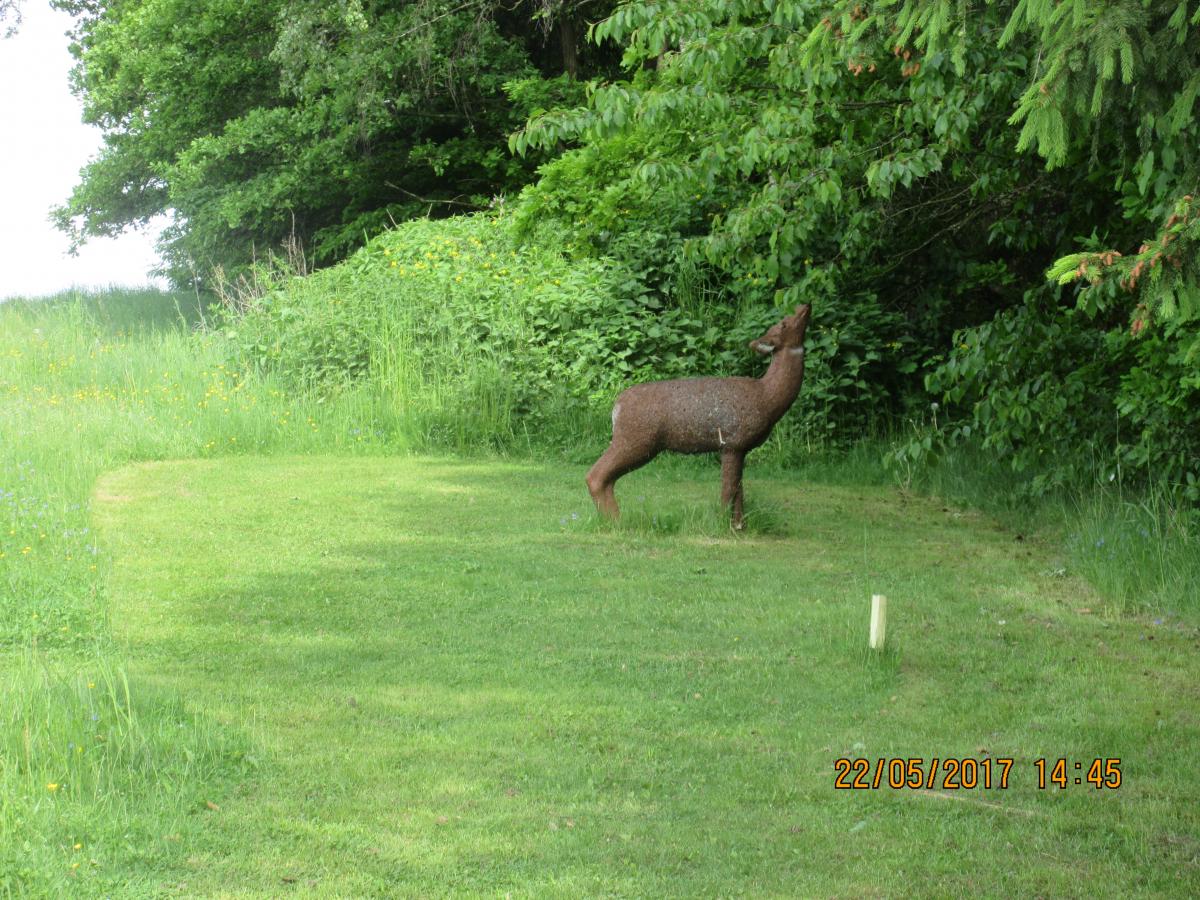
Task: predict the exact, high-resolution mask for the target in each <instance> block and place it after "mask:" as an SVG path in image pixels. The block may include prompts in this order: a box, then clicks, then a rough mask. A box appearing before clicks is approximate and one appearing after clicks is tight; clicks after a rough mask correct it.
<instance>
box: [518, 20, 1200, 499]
mask: <svg viewBox="0 0 1200 900" xmlns="http://www.w3.org/2000/svg"><path fill="white" fill-rule="evenodd" d="M1197 23H1200V13H1198V14H1196V15H1193V16H1191V17H1190V18H1189V15H1188V10H1187V4H1186V3H1184V2H1179V0H1175V2H1165V0H1164V2H1154V0H1146V2H1142V0H1109V2H1103V3H1084V2H1067V3H1056V2H1049V0H1022V2H1019V3H1015V4H1014V3H999V2H995V3H985V4H982V5H980V4H976V5H968V4H963V3H959V2H948V0H890V2H888V0H885V2H878V3H873V4H865V3H854V2H849V0H847V2H834V3H810V2H798V0H700V2H696V0H662V2H653V3H651V2H631V3H626V4H624V5H622V6H621V7H619V8H618V9H617V10H616V11H615V12H614V14H613V15H612V16H611V17H609V18H608V19H607V20H605V21H604V22H602V23H600V24H599V25H598V26H596V28H595V29H594V31H593V37H594V38H595V39H597V40H601V41H614V42H617V43H618V44H619V45H620V46H621V47H622V49H623V52H624V57H623V63H624V66H625V69H626V73H627V76H626V78H625V80H622V81H613V82H609V83H604V84H598V85H596V86H594V87H593V88H592V89H591V90H590V92H589V95H588V99H587V103H586V105H584V106H579V107H575V108H560V109H555V110H550V111H548V112H545V113H543V114H541V115H538V116H535V117H534V118H533V119H532V120H531V121H530V122H529V123H528V124H527V125H526V127H525V128H524V129H523V130H522V131H520V132H518V133H517V134H515V135H514V136H513V137H512V138H511V139H510V146H512V147H513V149H515V150H517V151H518V152H522V151H525V150H527V149H529V148H550V147H555V146H560V145H562V144H566V145H568V146H570V147H571V148H572V149H570V150H568V152H567V153H565V154H564V155H563V156H562V157H561V158H560V159H558V160H556V161H555V162H554V163H552V164H550V165H548V166H546V167H545V168H544V169H543V175H542V178H541V180H540V182H539V184H538V185H537V186H536V187H535V188H533V189H532V190H531V191H530V192H529V193H528V195H527V198H526V209H527V210H528V211H529V215H530V219H531V220H535V219H537V218H539V217H545V216H546V215H558V216H560V217H561V218H562V219H564V220H566V221H573V222H577V223H580V225H579V227H580V231H581V235H582V237H583V238H584V239H585V240H586V241H587V242H589V244H590V246H591V247H592V248H593V250H595V251H601V250H603V251H605V252H617V253H618V254H621V253H624V252H626V248H628V247H634V248H643V247H651V248H658V250H657V251H654V252H657V253H658V254H659V258H657V259H655V260H651V261H649V263H648V267H649V268H653V267H655V266H657V267H659V268H663V269H670V268H671V262H670V260H669V259H668V260H665V259H664V257H673V258H676V259H682V258H690V259H691V260H693V261H694V262H698V263H702V264H703V265H705V266H707V267H709V268H710V271H713V272H715V275H716V277H715V279H714V280H715V281H716V283H717V284H718V285H719V286H720V287H719V290H718V294H719V296H720V297H721V298H722V299H723V302H726V303H730V304H738V305H742V304H746V303H752V304H761V303H764V302H773V303H774V304H776V305H777V306H784V307H786V306H791V305H793V304H795V303H797V302H802V301H807V300H812V301H813V302H814V309H815V310H816V324H817V327H816V329H815V335H816V336H817V338H818V339H819V340H820V341H824V344H822V345H821V346H820V349H821V350H822V351H823V352H824V353H827V354H829V355H830V356H831V358H832V359H834V360H835V363H834V364H835V366H836V365H837V364H838V363H837V362H836V361H837V360H841V361H842V362H841V364H842V365H843V367H844V369H845V373H846V374H845V377H844V378H843V379H842V382H843V383H847V380H848V384H849V386H848V387H847V393H846V396H845V398H844V399H845V402H846V403H848V404H853V403H864V402H865V403H870V404H873V405H876V406H877V407H883V408H890V409H891V411H893V412H895V411H897V410H898V409H902V408H903V405H904V397H905V396H907V397H908V398H910V402H913V403H916V402H928V401H927V400H925V399H924V394H923V392H922V390H921V387H922V385H921V379H920V378H919V376H920V375H921V374H922V373H933V372H935V371H936V372H943V370H941V369H939V368H938V366H939V364H940V362H941V361H942V360H943V359H944V358H945V356H944V354H946V352H947V349H948V348H950V347H955V348H960V347H961V346H962V345H967V346H972V345H973V344H972V341H971V339H970V338H971V335H972V334H973V333H971V332H966V331H963V330H962V329H964V328H966V327H969V326H975V325H979V324H980V323H984V322H987V321H988V320H991V319H992V318H993V316H996V315H997V314H1001V315H1002V316H1003V315H1009V312H1008V311H1014V310H1020V309H1024V308H1026V305H1027V304H1034V306H1036V307H1038V308H1042V309H1045V310H1048V311H1049V310H1056V309H1058V308H1059V307H1060V304H1061V301H1062V300H1064V299H1067V300H1070V301H1072V302H1074V303H1075V304H1077V305H1078V307H1079V310H1080V315H1081V316H1083V317H1084V318H1082V319H1081V318H1075V319H1072V320H1070V321H1069V322H1068V323H1067V325H1066V326H1065V327H1067V328H1068V330H1072V329H1079V328H1082V327H1085V325H1084V324H1083V323H1084V320H1085V319H1086V318H1087V317H1091V322H1092V325H1091V327H1093V328H1096V329H1098V330H1099V332H1101V333H1105V334H1108V335H1109V336H1110V337H1111V339H1106V340H1105V341H1103V342H1101V343H1100V344H1097V343H1096V342H1095V341H1090V342H1088V341H1081V342H1078V344H1077V347H1078V349H1079V352H1088V353H1101V354H1104V355H1106V357H1107V359H1108V361H1109V363H1110V364H1111V365H1110V369H1111V371H1110V373H1109V375H1111V376H1112V380H1111V381H1105V385H1106V386H1107V389H1108V390H1107V393H1103V392H1102V393H1100V396H1101V397H1102V398H1103V399H1102V400H1101V401H1100V402H1097V403H1095V404H1093V409H1094V414H1089V415H1087V416H1083V417H1081V418H1080V420H1079V427H1078V429H1077V430H1076V431H1075V432H1073V437H1072V440H1077V441H1078V440H1087V439H1089V437H1088V436H1089V435H1091V436H1092V437H1094V438H1095V439H1096V440H1097V441H1098V442H1104V441H1107V443H1106V444H1105V447H1106V448H1107V449H1108V450H1111V449H1112V448H1113V447H1114V446H1116V444H1117V443H1120V444H1121V446H1123V447H1125V448H1126V449H1127V450H1128V448H1129V447H1130V446H1132V444H1130V443H1129V438H1130V437H1131V436H1132V437H1134V442H1133V443H1135V444H1137V445H1138V446H1140V447H1141V448H1142V449H1141V450H1138V451H1137V453H1134V452H1133V451H1130V452H1129V453H1128V454H1127V456H1126V458H1127V459H1128V461H1130V462H1131V463H1136V464H1137V465H1139V466H1141V468H1142V469H1143V471H1144V470H1146V468H1147V467H1148V466H1150V465H1151V462H1150V460H1151V457H1152V456H1154V455H1155V453H1157V451H1154V452H1151V451H1148V450H1145V448H1146V447H1148V446H1149V445H1150V444H1152V443H1153V442H1154V440H1155V439H1156V438H1155V437H1154V435H1161V433H1162V432H1163V431H1164V428H1165V430H1166V431H1168V432H1169V431H1170V424H1171V422H1172V421H1174V422H1183V421H1184V419H1182V418H1179V417H1176V418H1175V419H1171V417H1167V418H1166V419H1164V420H1162V421H1161V422H1159V423H1158V424H1156V425H1153V427H1151V425H1150V424H1149V423H1150V420H1151V418H1152V416H1151V415H1150V413H1149V412H1147V410H1149V409H1150V408H1151V407H1152V406H1153V402H1152V399H1153V397H1154V396H1155V395H1161V396H1162V397H1169V398H1170V401H1171V406H1172V408H1174V409H1185V408H1187V406H1188V404H1189V403H1190V402H1191V399H1192V398H1196V394H1197V392H1198V391H1200V384H1197V383H1196V379H1195V378H1194V375H1193V376H1191V379H1192V380H1191V381H1188V380H1187V378H1188V377H1189V376H1188V375H1187V371H1186V366H1187V363H1186V360H1188V359H1193V360H1194V358H1195V355H1196V353H1197V352H1198V350H1200V344H1198V343H1197V340H1198V339H1197V337H1196V335H1197V329H1196V322H1197V314H1198V312H1200V304H1197V302H1196V299H1195V298H1196V293H1195V291H1196V284H1197V271H1196V259H1197V254H1196V248H1195V244H1194V241H1195V240H1196V238H1197V229H1200V215H1198V212H1200V207H1198V206H1197V204H1196V199H1195V198H1197V197H1200V190H1197V186H1196V183H1197V171H1198V169H1197V153H1198V148H1200V141H1198V140H1197V138H1198V137H1200V135H1198V134H1197V125H1196V122H1195V116H1194V109H1195V101H1196V98H1197V95H1198V94H1200V55H1198V54H1200V41H1198V40H1196V36H1197V35H1196V32H1197V30H1198V29H1197V27H1196V26H1197ZM664 229H665V230H669V231H670V235H669V237H670V238H672V239H667V240H664V241H660V242H657V243H656V242H654V241H650V240H645V239H644V238H645V235H647V234H651V233H654V232H656V231H663V230H664ZM623 235H633V236H632V237H631V238H630V239H629V240H626V241H624V242H623V241H622V236H623ZM1134 248H1140V249H1134ZM635 252H641V251H640V250H639V251H635ZM1122 253H1124V256H1122ZM1047 272H1049V274H1050V276H1051V278H1050V279H1049V280H1047V278H1046V273H1047ZM1075 279H1080V280H1081V281H1082V289H1079V290H1075V289H1074V288H1071V287H1070V285H1071V282H1072V281H1073V280H1075ZM1125 298H1129V299H1128V300H1127V299H1125ZM1047 315H1051V316H1056V315H1058V314H1057V313H1051V312H1047ZM1131 318H1132V322H1131V321H1130V320H1131ZM1152 320H1153V321H1160V322H1161V323H1162V329H1161V331H1160V333H1159V335H1158V340H1159V345H1158V347H1157V349H1153V351H1152V345H1151V343H1149V342H1145V343H1143V344H1142V345H1141V346H1140V347H1133V346H1131V345H1127V342H1126V338H1128V337H1129V334H1128V332H1129V331H1132V332H1133V334H1135V335H1138V334H1141V335H1144V334H1145V333H1147V324H1148V323H1149V322H1151V321H1152ZM1062 327H1064V326H1063V325H1062V323H1057V324H1055V325H1054V328H1058V329H1060V330H1061V328H1062ZM1122 329H1125V331H1124V332H1123V331H1122ZM856 330H857V331H856ZM1035 332H1036V329H1032V330H1031V329H1011V330H1007V331H1004V332H1003V333H1004V334H1007V335H1010V336H1011V337H1012V339H1013V340H1022V339H1024V336H1027V335H1029V334H1032V333H1035ZM831 333H832V335H833V336H832V337H831V336H830V334H831ZM855 333H856V339H855V340H853V341H851V340H847V336H848V335H851V334H855ZM1000 333H1001V331H999V330H997V331H995V332H993V335H995V334H1000ZM956 334H957V335H958V337H954V336H955V335H956ZM1122 334H1124V337H1123V336H1122ZM822 335H824V336H822ZM964 336H965V337H966V339H965V340H964V339H963V338H964ZM974 337H975V338H978V337H979V335H978V334H974ZM952 338H953V341H952ZM954 352H958V350H957V349H956V350H955V351H954ZM964 352H965V351H964ZM1172 360H1173V361H1172ZM1004 364H1005V359H1004V358H1003V357H1002V355H1001V356H996V357H993V358H992V359H990V360H984V361H983V362H982V363H981V366H982V368H979V367H975V368H974V369H973V371H975V372H977V373H978V375H979V377H978V379H976V381H975V384H976V386H977V387H979V388H981V390H979V391H976V392H975V393H974V394H973V395H970V392H966V391H964V392H960V393H959V399H960V400H962V401H963V402H964V403H966V402H970V403H974V404H984V408H986V402H985V401H986V385H987V384H989V374H988V372H989V370H988V366H990V365H1004ZM1135 369H1136V370H1137V372H1135ZM1146 372H1150V373H1152V375H1153V377H1151V378H1149V379H1147V378H1145V377H1143V376H1144V375H1145V373H1146ZM1138 373H1141V374H1138ZM943 374H944V372H943ZM1126 376H1128V377H1126ZM1105 377H1106V378H1107V377H1108V376H1105ZM1036 379H1037V373H1032V374H1029V378H1028V382H1027V383H1026V382H1022V384H1019V385H1017V386H1016V387H1015V388H1014V392H1013V396H1014V397H1015V398H1018V399H1017V400H1015V401H1014V402H1017V403H1020V402H1025V400H1026V399H1027V398H1028V397H1029V395H1030V391H1031V390H1033V391H1035V392H1036V391H1043V392H1045V391H1052V390H1053V388H1054V385H1053V383H1051V382H1047V381H1046V380H1045V379H1042V380H1040V381H1037V380H1036ZM1156 379H1157V380H1156ZM1035 381H1036V383H1035ZM935 382H936V383H938V384H940V385H943V386H945V385H947V384H950V385H953V378H950V379H949V380H948V381H947V380H946V379H942V380H940V381H939V380H937V379H935ZM1151 382H1153V383H1154V384H1157V387H1150V386H1148V385H1149V384H1150V383H1151ZM879 385H883V386H884V389H883V390H881V391H880V390H876V388H877V387H878V386H879ZM1097 385H1098V386H1099V383H1097ZM1135 385H1137V386H1135ZM855 391H857V392H858V394H857V396H856V395H855ZM1114 392H1116V394H1114ZM1196 399H1200V398H1196ZM1046 410H1047V416H1046V419H1045V420H1044V421H1043V422H1041V423H1040V424H1038V425H1037V427H1035V428H1032V430H1030V431H1029V432H1028V434H1027V435H1026V438H1025V439H1027V440H1029V441H1036V440H1038V439H1039V438H1038V436H1039V435H1045V434H1048V433H1049V430H1052V429H1053V428H1054V427H1055V422H1054V420H1053V416H1052V414H1051V411H1052V407H1051V406H1047V407H1046ZM1120 410H1125V412H1121V411H1120ZM975 411H976V412H978V406H977V407H976V409H975ZM1122 415H1126V416H1129V417H1130V421H1128V422H1125V423H1124V424H1123V425H1117V427H1116V428H1115V429H1114V428H1113V425H1110V424H1106V425H1105V427H1104V428H1103V429H1098V428H1096V427H1095V426H1096V422H1097V421H1099V420H1100V419H1104V421H1105V422H1106V423H1114V424H1115V423H1118V420H1119V418H1120V416H1122ZM985 418H986V417H985ZM989 421H990V424H991V425H997V423H998V420H997V419H995V418H992V419H990V420H988V421H983V422H982V424H984V425H988V424H989ZM1188 421H1190V419H1188ZM977 424H978V420H977ZM1039 429H1041V430H1040V431H1039ZM1148 429H1149V430H1148ZM1114 431H1115V432H1116V433H1119V434H1120V438H1119V439H1118V438H1117V437H1115V436H1114ZM1151 432H1153V434H1152V433H1151ZM1110 438H1111V440H1110ZM1167 443H1168V444H1169V447H1167V448H1166V452H1168V453H1169V454H1172V460H1173V461H1172V462H1171V463H1170V466H1171V473H1172V474H1171V477H1173V478H1174V477H1177V476H1178V477H1182V473H1184V472H1186V471H1190V469H1189V468H1188V467H1189V466H1190V467H1192V468H1193V469H1195V470H1197V471H1200V460H1198V459H1197V456H1198V454H1197V442H1196V440H1195V439H1186V440H1183V442H1182V444H1181V442H1180V441H1178V440H1175V441H1170V442H1167ZM1165 446H1166V445H1164V447H1165ZM1122 452H1125V451H1122ZM1138 454H1140V456H1139V455H1138ZM1036 456H1037V454H1036V453H1035V454H1034V457H1036ZM1135 457H1136V458H1135ZM1013 458H1014V459H1017V457H1015V456H1014V457H1013ZM1159 458H1161V454H1160V455H1159Z"/></svg>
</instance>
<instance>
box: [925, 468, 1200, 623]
mask: <svg viewBox="0 0 1200 900" xmlns="http://www.w3.org/2000/svg"><path fill="white" fill-rule="evenodd" d="M904 475H905V476H906V480H907V481H908V482H909V484H910V486H911V487H913V488H914V489H915V490H918V491H920V492H922V493H927V494H932V495H935V496H938V497H941V498H943V499H945V500H946V501H947V502H950V503H953V504H956V505H960V506H969V507H973V508H975V509H980V510H983V511H985V512H987V513H988V514H989V515H991V516H992V517H993V518H995V519H996V520H997V521H998V522H999V523H1001V524H1002V525H1003V526H1004V527H1006V528H1008V529H1011V530H1012V531H1013V532H1014V533H1015V535H1017V536H1020V537H1021V539H1024V538H1025V537H1027V536H1029V535H1030V533H1031V532H1035V531H1037V532H1041V533H1042V535H1043V536H1046V535H1049V536H1051V538H1052V539H1053V540H1055V541H1057V542H1058V543H1059V544H1060V546H1061V548H1062V554H1063V556H1062V558H1063V565H1064V571H1065V570H1066V569H1070V570H1072V571H1074V572H1076V573H1078V574H1080V575H1082V576H1083V577H1084V578H1086V579H1087V580H1088V581H1089V582H1091V583H1092V585H1093V586H1094V587H1095V588H1096V589H1097V590H1098V591H1099V593H1100V594H1101V596H1102V597H1104V599H1105V600H1106V601H1107V603H1108V604H1109V608H1110V611H1111V612H1113V613H1115V614H1122V613H1131V614H1156V613H1160V614H1174V615H1180V614H1184V615H1189V616H1195V615H1196V614H1197V613H1200V510H1197V509H1195V508H1192V507H1187V506H1185V505H1182V502H1181V501H1180V500H1179V499H1178V494H1177V493H1176V492H1172V491H1170V490H1169V489H1168V488H1167V487H1166V486H1164V485H1154V484H1151V485H1148V486H1140V487H1137V488H1129V487H1127V486H1125V485H1123V484H1121V483H1120V482H1119V481H1115V480H1114V481H1111V482H1110V481H1107V480H1101V479H1099V478H1097V479H1094V480H1093V481H1092V482H1091V483H1088V484H1073V485H1067V486H1064V487H1062V488H1060V489H1059V490H1057V491H1055V492H1052V493H1049V494H1047V495H1045V496H1043V497H1037V498H1035V497H1030V496H1029V493H1028V491H1027V490H1025V489H1024V488H1025V487H1026V486H1027V483H1028V479H1027V478H1025V477H1022V475H1020V474H1018V473H1015V472H1013V470H1012V468H1011V467H1010V466H1009V465H1007V464H1006V462H1005V461H1004V460H999V459H997V458H996V457H995V455H994V454H989V453H985V452H983V451H981V450H979V449H978V448H976V447H973V446H971V445H963V446H960V447H956V448H954V449H952V450H949V451H947V453H946V454H945V455H944V456H943V457H942V458H941V459H939V460H938V461H937V462H936V463H935V464H933V465H930V466H926V467H923V468H921V469H919V470H917V471H913V472H908V473H904Z"/></svg>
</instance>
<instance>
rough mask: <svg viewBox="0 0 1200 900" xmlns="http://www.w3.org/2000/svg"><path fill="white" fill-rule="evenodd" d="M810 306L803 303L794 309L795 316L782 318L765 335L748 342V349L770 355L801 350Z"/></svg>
mask: <svg viewBox="0 0 1200 900" xmlns="http://www.w3.org/2000/svg"><path fill="white" fill-rule="evenodd" d="M811 312H812V306H811V305H809V304H808V303H805V304H804V305H803V306H797V307H796V314H795V315H792V316H784V317H783V318H782V319H781V320H779V321H778V322H776V323H775V324H774V325H772V326H771V327H770V328H768V329H767V333H766V334H764V335H763V336H762V337H760V338H755V339H754V340H752V341H751V342H750V349H751V350H757V351H758V352H759V353H765V354H767V355H771V354H773V353H775V352H777V351H779V350H785V349H786V350H801V351H802V350H803V349H804V332H805V331H807V330H808V317H809V314H810V313H811Z"/></svg>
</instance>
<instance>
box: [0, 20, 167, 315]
mask: <svg viewBox="0 0 1200 900" xmlns="http://www.w3.org/2000/svg"><path fill="white" fill-rule="evenodd" d="M22 10H23V13H24V18H23V21H22V22H21V27H20V29H19V30H18V31H17V33H16V35H14V36H13V37H11V38H9V39H7V40H0V299H3V298H5V297H11V296H18V295H24V296H41V295H43V294H51V293H54V292H56V291H60V290H64V289H66V288H69V287H72V286H83V287H107V286H108V285H110V284H117V285H126V286H130V287H135V286H139V285H145V284H147V283H150V282H151V278H150V277H149V275H148V270H149V269H151V268H152V267H153V266H154V265H155V264H156V263H157V257H156V255H155V253H154V246H153V243H154V241H153V238H154V235H147V234H144V233H140V232H131V233H127V234H124V235H122V236H121V237H119V238H116V239H99V238H96V239H93V240H92V241H89V242H88V244H86V245H85V246H84V247H83V249H81V250H80V252H79V256H77V257H70V256H67V246H68V241H67V238H66V236H65V235H63V234H62V233H61V232H59V231H57V230H55V228H54V227H53V226H52V225H51V224H50V221H49V218H48V217H49V213H50V207H52V206H55V205H57V204H60V203H63V202H64V201H65V200H66V199H67V197H68V196H69V195H70V193H71V188H72V187H73V186H74V185H75V183H76V181H77V180H78V178H79V170H80V168H81V167H82V166H83V165H84V163H86V162H87V161H88V160H89V159H91V157H93V156H94V155H95V154H96V153H97V152H98V151H99V149H100V132H99V131H98V130H96V129H94V128H91V127H89V126H86V125H84V124H83V123H82V122H81V121H80V108H79V102H78V101H77V100H76V99H75V98H74V97H73V96H71V91H70V89H69V88H68V83H67V72H68V70H69V69H70V68H71V62H72V60H71V55H70V53H68V52H67V44H68V41H67V37H66V35H65V32H66V30H67V29H68V28H69V27H70V24H71V17H70V16H68V15H66V14H65V13H60V12H56V11H55V10H52V9H51V8H50V6H49V4H48V3H47V2H46V0H26V2H25V3H23V4H22Z"/></svg>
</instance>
